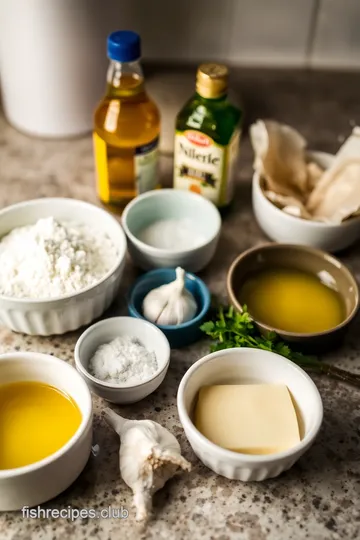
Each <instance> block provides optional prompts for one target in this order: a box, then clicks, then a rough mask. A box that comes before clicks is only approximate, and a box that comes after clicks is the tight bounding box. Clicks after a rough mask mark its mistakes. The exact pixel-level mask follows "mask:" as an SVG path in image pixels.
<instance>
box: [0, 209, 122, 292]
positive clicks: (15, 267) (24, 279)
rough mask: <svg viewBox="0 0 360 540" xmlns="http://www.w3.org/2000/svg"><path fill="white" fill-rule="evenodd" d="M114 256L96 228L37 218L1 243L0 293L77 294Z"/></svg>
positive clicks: (110, 264) (100, 274)
mask: <svg viewBox="0 0 360 540" xmlns="http://www.w3.org/2000/svg"><path fill="white" fill-rule="evenodd" d="M117 256H118V253H117V249H116V248H115V246H114V245H113V243H112V241H111V240H110V238H108V237H107V236H106V235H105V234H103V233H101V232H99V231H97V230H96V228H91V227H89V226H87V225H83V224H80V223H72V222H67V223H58V222H57V221H55V219H54V218H53V217H49V218H44V219H39V220H38V221H37V222H36V223H35V224H34V225H29V226H26V227H18V228H16V229H13V230H12V231H11V232H10V233H9V234H8V235H6V236H4V237H3V238H2V239H1V241H0V294H3V295H6V296H13V297H16V298H45V299H48V298H55V297H59V296H64V295H66V294H72V293H77V292H79V291H81V290H82V289H85V288H86V287H89V286H91V285H95V283H97V282H98V281H100V280H101V278H102V277H104V275H105V274H106V273H107V272H108V271H109V270H110V269H111V268H112V267H113V266H114V264H115V262H116V260H117Z"/></svg>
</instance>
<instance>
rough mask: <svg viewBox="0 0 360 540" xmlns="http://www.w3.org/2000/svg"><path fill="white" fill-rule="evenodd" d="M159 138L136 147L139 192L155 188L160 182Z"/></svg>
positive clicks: (136, 175)
mask: <svg viewBox="0 0 360 540" xmlns="http://www.w3.org/2000/svg"><path fill="white" fill-rule="evenodd" d="M158 147H159V138H156V139H154V140H153V141H151V142H150V143H149V144H144V145H143V146H137V147H136V148H135V157H134V161H135V163H134V168H135V179H136V180H135V181H136V188H137V193H138V195H140V193H145V191H150V190H152V189H155V188H156V186H157V184H158V158H159V148H158Z"/></svg>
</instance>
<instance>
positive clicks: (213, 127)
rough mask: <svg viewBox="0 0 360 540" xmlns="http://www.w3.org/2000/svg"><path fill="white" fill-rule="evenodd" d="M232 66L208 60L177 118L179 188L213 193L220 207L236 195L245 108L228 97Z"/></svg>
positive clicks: (210, 196) (176, 181) (208, 195)
mask: <svg viewBox="0 0 360 540" xmlns="http://www.w3.org/2000/svg"><path fill="white" fill-rule="evenodd" d="M228 74H229V73H228V69H227V67H226V66H223V65H220V64H202V65H201V66H200V67H199V68H198V71H197V77H196V93H195V94H194V95H193V96H192V97H191V98H190V100H189V101H188V102H187V103H186V104H185V105H184V107H183V108H182V109H181V111H180V112H179V114H178V116H177V119H176V132H175V148H174V188H177V189H186V190H190V191H194V192H195V193H199V194H201V195H203V196H204V197H206V198H208V199H210V200H211V201H212V202H213V203H214V204H216V206H218V207H219V208H225V207H226V206H228V205H229V204H230V202H231V200H232V197H233V187H234V176H235V172H236V163H237V157H238V151H239V139H240V132H241V122H242V111H241V110H240V109H239V108H238V107H236V106H235V105H233V104H231V103H230V102H229V100H228V97H227V89H228Z"/></svg>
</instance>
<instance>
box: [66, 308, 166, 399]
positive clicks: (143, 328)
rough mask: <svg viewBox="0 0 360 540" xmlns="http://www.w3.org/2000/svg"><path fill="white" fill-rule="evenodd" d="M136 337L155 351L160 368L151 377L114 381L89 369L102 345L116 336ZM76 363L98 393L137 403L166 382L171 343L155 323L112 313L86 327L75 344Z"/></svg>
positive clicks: (82, 374) (148, 348)
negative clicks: (93, 357)
mask: <svg viewBox="0 0 360 540" xmlns="http://www.w3.org/2000/svg"><path fill="white" fill-rule="evenodd" d="M120 336H131V337H136V338H138V340H139V341H140V342H141V344H142V345H143V346H144V347H145V348H146V349H147V350H148V351H151V352H154V353H155V356H156V360H157V363H158V369H157V371H156V372H155V373H154V375H152V377H151V378H150V379H147V380H145V381H142V382H140V383H139V384H136V385H134V384H113V383H108V382H105V381H101V380H99V379H97V378H96V377H93V375H90V373H89V372H88V365H89V361H90V359H91V357H92V356H93V355H94V353H95V351H96V350H97V348H98V347H100V345H104V344H105V343H109V342H110V341H112V340H113V339H115V338H116V337H120ZM74 354H75V365H76V368H77V369H78V371H79V373H80V374H81V376H82V377H83V378H84V380H85V381H86V383H87V384H88V386H89V388H90V389H91V391H92V392H94V394H96V395H98V396H100V397H102V398H104V399H106V400H107V401H110V402H111V403H135V402H136V401H140V400H141V399H144V398H145V397H146V396H148V395H149V394H151V393H152V392H154V391H155V390H156V389H157V388H158V387H159V386H160V384H161V383H162V382H163V380H164V378H165V375H166V373H167V370H168V368H169V363H170V345H169V342H168V340H167V338H166V336H165V334H163V333H162V332H161V330H159V329H158V328H157V327H156V326H155V325H154V324H151V323H150V322H148V321H145V320H143V319H135V318H133V317H112V318H111V319H105V320H103V321H100V322H98V323H96V324H93V325H92V326H90V328H88V329H87V330H85V332H84V333H83V334H82V335H81V336H80V338H79V339H78V341H77V343H76V346H75V353H74Z"/></svg>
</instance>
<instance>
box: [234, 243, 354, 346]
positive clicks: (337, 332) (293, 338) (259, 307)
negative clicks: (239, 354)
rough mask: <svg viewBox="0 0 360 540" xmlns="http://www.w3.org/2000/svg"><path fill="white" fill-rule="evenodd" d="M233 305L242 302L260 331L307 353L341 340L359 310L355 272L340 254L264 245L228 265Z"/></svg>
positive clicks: (291, 246) (301, 247)
mask: <svg viewBox="0 0 360 540" xmlns="http://www.w3.org/2000/svg"><path fill="white" fill-rule="evenodd" d="M227 290H228V295H229V299H230V302H231V304H232V305H233V306H234V307H235V308H236V309H237V310H238V311H242V309H243V306H246V308H247V310H248V311H249V313H250V315H251V317H252V318H253V319H254V322H255V323H256V324H257V326H258V327H259V329H260V330H261V332H263V333H266V332H269V331H274V332H276V333H277V334H278V335H279V336H281V338H282V339H283V340H285V341H289V342H292V343H295V344H296V345H297V346H298V347H299V348H300V349H301V350H305V351H306V352H313V353H315V352H322V351H325V350H328V349H332V348H333V347H334V346H336V345H338V344H340V343H341V341H342V338H343V337H344V335H345V332H346V330H347V328H348V326H349V324H350V322H351V321H352V320H353V319H354V317H355V315H356V314H357V312H358V309H359V289H358V285H357V282H356V279H355V277H354V276H353V275H352V273H351V272H350V270H349V269H348V268H347V267H346V266H345V265H344V264H343V263H342V262H341V261H340V260H338V259H336V258H335V257H333V256H332V255H329V254H328V253H326V252H324V251H321V250H318V249H315V248H312V247H307V246H298V245H290V244H266V245H263V246H259V247H256V248H253V249H250V250H248V251H246V252H244V253H242V254H241V255H239V256H238V257H237V258H236V259H235V261H234V262H233V264H232V265H231V267H230V270H229V272H228V277H227Z"/></svg>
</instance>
